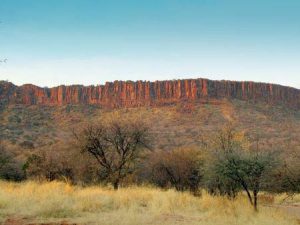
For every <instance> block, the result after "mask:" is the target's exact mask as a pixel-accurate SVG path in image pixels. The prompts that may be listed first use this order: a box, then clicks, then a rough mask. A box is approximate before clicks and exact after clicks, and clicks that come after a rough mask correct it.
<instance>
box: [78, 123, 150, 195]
mask: <svg viewBox="0 0 300 225" xmlns="http://www.w3.org/2000/svg"><path fill="white" fill-rule="evenodd" d="M148 131H149V129H148V127H147V126H146V125H145V124H143V123H141V122H133V121H124V120H120V119H118V120H114V121H112V122H109V123H107V124H104V123H100V124H97V125H89V126H87V127H86V128H85V129H84V130H83V131H82V132H81V133H80V134H78V135H77V134H76V135H75V136H76V138H77V140H78V141H79V144H80V149H81V151H82V152H86V153H88V154H90V155H92V156H93V157H94V158H95V159H96V160H97V162H98V165H99V166H100V167H101V169H102V170H101V171H102V173H101V175H102V179H103V180H106V181H108V182H110V183H112V184H113V187H114V189H118V187H119V184H120V182H121V180H122V179H124V178H125V177H126V176H127V175H128V174H130V173H132V172H133V170H134V166H135V162H136V161H137V160H138V159H139V157H140V156H141V152H142V150H144V149H145V148H149V132H148Z"/></svg>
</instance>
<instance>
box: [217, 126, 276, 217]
mask: <svg viewBox="0 0 300 225" xmlns="http://www.w3.org/2000/svg"><path fill="white" fill-rule="evenodd" d="M237 136H238V134H237V133H236V132H235V130H234V129H233V128H231V127H227V128H226V129H223V130H222V131H221V132H220V133H219V135H218V138H217V142H218V143H219V146H218V150H219V151H218V152H219V156H218V159H217V161H216V163H215V170H216V173H217V174H218V175H219V177H220V178H221V179H225V180H227V179H229V180H231V181H233V182H234V183H236V184H238V185H239V186H240V187H241V188H242V189H243V190H244V191H245V192H246V193H247V196H248V199H249V202H250V203H251V205H253V207H254V209H255V211H257V201H258V193H259V191H260V190H261V187H262V184H263V180H264V179H265V178H264V176H267V175H268V173H267V172H270V170H271V169H272V166H273V165H274V162H275V161H274V155H273V154H272V153H270V152H266V151H262V150H259V149H258V148H257V149H255V150H253V149H249V148H248V147H243V146H245V144H244V143H245V142H243V141H242V140H241V139H240V140H239V139H237V138H236V137H237ZM246 146H247V145H246ZM257 146H258V145H257ZM251 192H252V193H251Z"/></svg>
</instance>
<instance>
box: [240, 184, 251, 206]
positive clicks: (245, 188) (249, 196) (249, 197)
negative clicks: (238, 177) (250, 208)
mask: <svg viewBox="0 0 300 225" xmlns="http://www.w3.org/2000/svg"><path fill="white" fill-rule="evenodd" d="M242 186H243V188H244V190H245V191H246V192H247V196H248V199H249V201H250V203H251V205H253V201H252V197H251V194H250V192H249V190H248V188H247V186H246V185H245V184H243V183H242Z"/></svg>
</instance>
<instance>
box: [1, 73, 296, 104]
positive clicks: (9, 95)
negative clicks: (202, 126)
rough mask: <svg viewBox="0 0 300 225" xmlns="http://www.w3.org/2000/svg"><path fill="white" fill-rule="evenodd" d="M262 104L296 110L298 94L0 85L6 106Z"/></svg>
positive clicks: (222, 86)
mask: <svg viewBox="0 0 300 225" xmlns="http://www.w3.org/2000/svg"><path fill="white" fill-rule="evenodd" d="M222 98H229V99H240V100H248V101H265V102H267V103H270V104H284V105H286V106H289V107H293V108H296V109H299V108H300V90H299V89H296V88H291V87H285V86H281V85H275V84H267V83H255V82H237V81H223V80H222V81H213V80H208V79H187V80H170V81H155V82H149V81H136V82H132V81H126V82H125V81H115V82H107V83H106V84H105V85H98V86H82V85H71V86H64V85H62V86H58V87H53V88H41V87H38V86H34V85H31V84H26V85H22V86H15V85H14V84H12V83H9V82H4V81H2V82H0V101H1V102H2V103H7V104H24V105H64V104H97V105H101V106H104V107H133V106H143V105H163V104H170V103H174V102H179V101H185V100H189V101H200V102H201V101H208V100H210V99H222Z"/></svg>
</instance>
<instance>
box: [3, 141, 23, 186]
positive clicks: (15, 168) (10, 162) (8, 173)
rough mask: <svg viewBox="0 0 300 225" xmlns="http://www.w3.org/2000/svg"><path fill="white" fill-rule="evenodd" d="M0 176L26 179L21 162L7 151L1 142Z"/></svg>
mask: <svg viewBox="0 0 300 225" xmlns="http://www.w3.org/2000/svg"><path fill="white" fill-rule="evenodd" d="M0 178H1V179H5V180H14V181H20V180H22V179H24V174H23V172H22V170H21V165H20V163H19V162H18V161H17V160H16V159H15V158H14V157H13V155H12V154H11V153H10V152H9V151H7V150H6V149H5V147H4V145H3V144H2V143H1V142H0Z"/></svg>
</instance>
